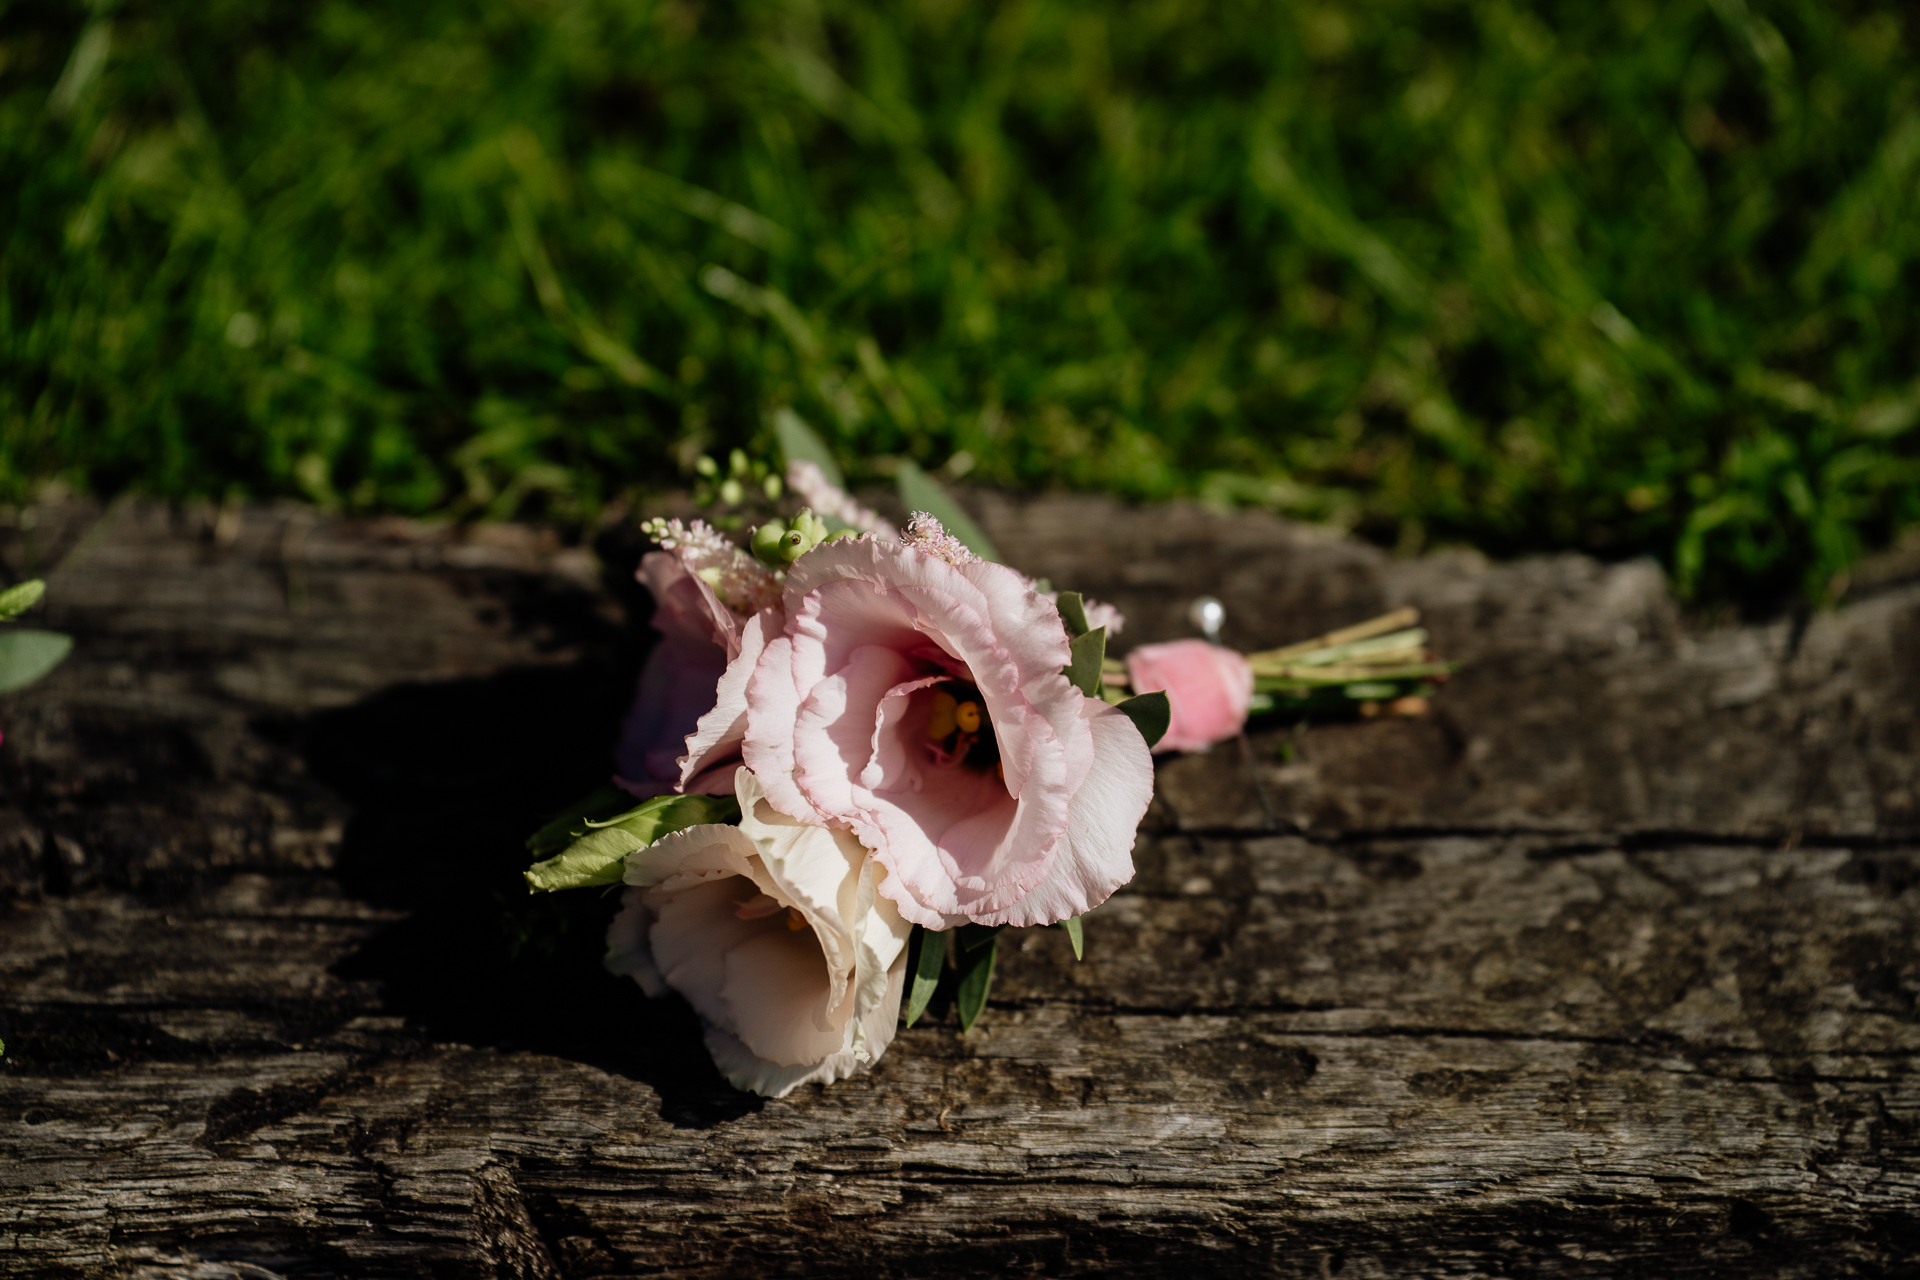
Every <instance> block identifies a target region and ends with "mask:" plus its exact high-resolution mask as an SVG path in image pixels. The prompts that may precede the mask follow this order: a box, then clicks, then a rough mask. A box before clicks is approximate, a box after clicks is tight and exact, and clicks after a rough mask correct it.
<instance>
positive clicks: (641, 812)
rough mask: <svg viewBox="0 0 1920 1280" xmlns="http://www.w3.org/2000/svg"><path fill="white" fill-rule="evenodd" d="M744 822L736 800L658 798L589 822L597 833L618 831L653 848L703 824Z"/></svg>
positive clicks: (731, 798) (694, 797)
mask: <svg viewBox="0 0 1920 1280" xmlns="http://www.w3.org/2000/svg"><path fill="white" fill-rule="evenodd" d="M738 821H740V802H739V801H738V800H735V799H734V798H733V797H732V796H655V797H654V798H653V799H651V800H649V801H647V802H646V803H644V804H641V805H636V806H635V807H634V808H631V809H629V810H627V811H626V812H625V813H618V814H615V815H614V816H613V817H611V818H606V819H602V820H600V821H598V822H596V821H593V820H591V819H589V820H588V822H587V824H586V825H587V826H588V827H589V828H592V829H594V830H618V831H625V832H628V833H630V834H632V835H635V836H638V837H639V838H640V839H641V840H642V841H644V842H645V843H647V844H652V843H653V842H654V841H655V840H658V839H659V838H660V837H661V836H664V835H667V834H669V833H671V832H674V831H679V830H682V829H684V828H686V827H694V826H699V825H700V824H701V823H703V822H738Z"/></svg>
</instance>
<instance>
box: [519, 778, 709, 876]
mask: <svg viewBox="0 0 1920 1280" xmlns="http://www.w3.org/2000/svg"><path fill="white" fill-rule="evenodd" d="M739 820H740V805H739V802H738V801H736V800H735V799H734V798H733V797H731V796H656V797H655V798H654V799H652V800H649V801H647V802H646V803H644V804H641V805H637V806H635V807H634V808H632V809H629V810H628V811H627V812H625V813H621V814H616V815H614V816H613V817H611V818H608V819H606V820H605V821H598V822H596V821H593V820H590V819H585V820H583V825H584V826H585V827H586V831H585V832H584V833H583V834H580V835H579V836H578V838H577V839H575V840H574V841H573V842H572V843H571V844H569V845H568V846H567V847H566V849H565V850H564V851H563V852H561V853H559V854H557V855H556V856H554V857H551V858H548V859H547V860H546V861H545V862H538V863H535V864H534V865H533V866H531V867H529V868H527V871H526V877H527V884H528V886H529V892H533V893H538V892H540V891H542V890H545V891H547V892H549V893H551V892H553V891H555V890H557V889H580V888H585V887H587V886H589V885H597V884H619V883H620V880H621V877H622V876H623V875H624V874H625V871H626V859H627V855H628V854H630V853H632V852H633V851H634V850H636V849H644V848H646V847H647V846H648V845H650V844H652V843H653V842H654V841H655V840H658V839H659V838H660V837H661V836H664V835H669V834H671V833H673V832H675V831H681V830H684V829H685V828H687V827H692V826H698V825H699V824H701V823H704V822H721V823H725V822H738V821H739ZM543 830H544V828H543Z"/></svg>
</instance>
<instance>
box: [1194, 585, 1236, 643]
mask: <svg viewBox="0 0 1920 1280" xmlns="http://www.w3.org/2000/svg"><path fill="white" fill-rule="evenodd" d="M1187 619H1188V621H1190V622H1192V623H1193V625H1194V626H1196V627H1198V628H1200V634H1201V635H1203V636H1205V637H1206V638H1207V643H1209V644H1219V643H1220V628H1221V627H1223V626H1225V625H1226V622H1227V606H1225V605H1223V604H1221V603H1220V602H1219V601H1218V600H1216V599H1214V598H1213V597H1212V596H1201V597H1200V598H1199V599H1198V600H1195V601H1194V602H1193V603H1192V604H1191V605H1188V606H1187Z"/></svg>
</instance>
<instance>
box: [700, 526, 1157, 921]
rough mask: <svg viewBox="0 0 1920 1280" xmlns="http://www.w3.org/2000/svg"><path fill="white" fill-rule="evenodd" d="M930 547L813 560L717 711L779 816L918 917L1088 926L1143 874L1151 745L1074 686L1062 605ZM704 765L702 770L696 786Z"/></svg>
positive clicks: (884, 544) (838, 553) (890, 546)
mask: <svg viewBox="0 0 1920 1280" xmlns="http://www.w3.org/2000/svg"><path fill="white" fill-rule="evenodd" d="M915 528H920V526H918V525H916V526H915ZM933 535H934V531H933V530H931V529H922V531H921V532H920V533H915V532H914V531H913V529H910V530H909V534H908V537H907V538H906V539H905V540H904V541H903V542H900V543H893V542H888V541H883V540H881V539H877V538H874V537H862V538H857V539H843V540H838V541H833V542H829V543H827V544H825V545H823V546H821V547H818V548H816V549H815V550H813V551H811V552H808V553H807V554H806V555H805V556H803V557H802V558H801V559H800V560H799V561H798V562H796V563H795V565H794V567H793V569H792V570H790V571H789V572H788V574H787V578H786V583H785V591H784V598H783V602H782V603H783V617H781V618H780V619H778V623H779V625H778V626H777V627H776V626H775V625H773V624H774V622H775V621H776V620H775V619H774V618H772V617H771V615H770V614H762V615H761V617H762V619H765V621H764V622H763V623H762V624H761V626H762V628H763V630H762V632H761V634H760V636H757V637H753V639H754V640H756V641H757V642H759V643H760V645H761V648H760V652H759V653H758V654H755V655H750V654H749V651H748V649H747V648H746V647H743V649H742V652H741V656H740V657H739V658H738V659H736V660H735V662H734V663H733V664H732V665H730V666H729V668H728V670H727V673H726V676H725V677H724V678H723V679H722V680H721V682H720V688H719V693H720V702H719V704H718V705H716V707H715V708H714V711H713V712H712V713H711V716H712V717H713V718H714V719H715V720H716V721H717V720H719V719H721V718H731V717H737V716H744V717H745V720H746V731H745V734H744V737H743V739H742V742H741V754H742V756H743V758H744V760H745V762H746V765H747V767H748V768H749V769H751V770H752V771H753V772H754V774H755V775H757V776H758V778H759V780H760V782H761V784H762V785H763V786H764V787H765V788H766V796H767V800H768V802H769V803H770V804H771V805H772V806H773V807H774V808H775V809H777V810H779V811H780V812H781V813H784V814H786V815H787V816H788V817H790V818H793V819H795V820H796V821H799V822H803V823H807V824H812V825H818V826H825V827H830V828H838V829H844V830H850V831H852V832H853V833H854V834H855V835H856V836H857V837H858V838H859V840H860V841H861V843H862V844H864V845H865V846H866V847H867V848H869V849H871V850H873V856H874V858H875V860H876V861H877V862H879V863H880V864H881V865H882V866H884V867H885V868H886V869H887V871H888V872H889V874H888V875H887V876H886V878H885V879H884V880H882V881H881V883H880V886H879V891H880V892H881V893H882V894H884V895H886V896H887V897H889V898H891V899H892V900H893V902H894V903H895V904H896V905H897V906H898V907H899V910H900V914H901V915H902V916H903V917H905V918H906V919H907V920H909V921H912V922H914V923H917V924H922V925H925V926H927V927H929V928H933V929H944V928H950V927H952V926H954V925H957V924H960V923H962V922H965V921H975V922H978V923H981V924H1010V925H1039V924H1051V923H1053V922H1055V921H1058V920H1062V919H1065V918H1067V917H1069V916H1075V915H1079V914H1080V913H1082V912H1084V911H1086V910H1088V909H1090V908H1091V907H1094V906H1096V905H1097V904H1099V903H1100V902H1103V901H1105V900H1106V898H1107V897H1108V896H1109V895H1110V894H1112V893H1113V891H1114V890H1115V889H1117V888H1119V887H1120V886H1121V885H1123V884H1125V883H1126V882H1127V881H1128V880H1129V879H1131V878H1132V876H1133V853H1132V851H1133V839H1134V832H1135V829H1136V828H1137V826H1138V825H1139V822H1140V818H1141V817H1142V815H1144V814H1145V812H1146V808H1147V803H1148V801H1149V800H1150V799H1151V798H1152V794H1153V764H1152V759H1151V757H1150V756H1149V755H1148V754H1147V748H1146V743H1145V742H1144V741H1143V740H1142V738H1141V737H1140V734H1139V732H1138V730H1136V729H1135V728H1134V726H1133V722H1132V721H1131V720H1129V719H1128V718H1127V717H1126V716H1125V715H1124V714H1122V713H1121V712H1119V711H1117V710H1115V709H1114V708H1112V707H1110V706H1108V705H1107V704H1106V703H1104V702H1102V701H1100V700H1099V699H1097V698H1088V697H1085V696H1083V695H1082V694H1081V693H1080V692H1079V691H1078V690H1077V689H1075V688H1074V687H1073V686H1072V685H1071V684H1070V683H1068V681H1067V678H1066V676H1065V675H1064V674H1063V673H1062V668H1063V667H1065V665H1066V663H1067V660H1068V657H1069V654H1068V644H1067V634H1066V629H1065V626H1064V624H1063V623H1062V622H1061V620H1060V614H1059V611H1058V610H1057V609H1055V608H1054V606H1053V604H1052V603H1051V602H1049V601H1048V600H1047V599H1046V598H1045V597H1043V596H1042V595H1040V594H1039V593H1038V592H1036V591H1035V590H1033V588H1032V585H1031V584H1030V583H1028V582H1027V581H1026V580H1025V579H1023V578H1022V577H1021V576H1020V575H1019V574H1018V573H1016V572H1015V571H1013V570H1012V569H1009V568H1006V567H1005V566H1003V565H997V564H989V563H986V562H984V561H980V560H976V559H973V558H972V557H971V556H970V555H969V554H967V553H966V552H965V550H964V548H961V549H959V550H957V551H956V550H955V549H954V548H953V547H949V546H947V545H946V543H945V542H943V541H941V540H940V539H939V538H938V537H935V536H933ZM749 663H751V671H750V673H747V675H746V677H745V678H741V674H742V670H743V668H745V667H747V665H748V664H749ZM702 723H703V725H704V724H705V722H704V721H703V722H702ZM692 745H693V744H692V743H689V746H690V748H691V747H692ZM703 767H705V766H704V758H703V757H702V756H700V755H698V754H697V753H696V754H690V755H689V757H688V761H687V765H686V768H687V770H688V771H689V773H690V774H691V773H692V772H693V771H696V770H698V769H701V768H703Z"/></svg>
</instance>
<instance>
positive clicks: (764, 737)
mask: <svg viewBox="0 0 1920 1280" xmlns="http://www.w3.org/2000/svg"><path fill="white" fill-rule="evenodd" d="M793 650H794V643H793V641H792V640H791V639H789V638H788V637H786V636H780V637H778V638H777V639H772V640H769V641H767V647H766V649H765V651H764V652H762V653H761V655H760V660H759V661H758V662H757V663H755V664H754V668H753V675H752V677H751V678H750V679H749V680H748V682H747V732H746V737H745V738H744V739H743V740H742V742H741V744H740V754H741V759H742V760H744V761H745V762H746V766H747V768H749V769H751V770H753V774H754V776H755V777H756V778H758V779H760V785H761V786H763V787H765V788H766V793H767V803H768V804H770V805H772V806H773V807H774V808H775V809H778V810H779V811H780V812H781V813H784V814H786V815H787V816H788V817H789V818H793V819H795V820H796V821H799V822H805V823H809V824H811V825H813V826H827V825H829V824H830V819H829V818H828V816H827V815H826V814H823V813H821V812H819V811H818V810H817V809H815V808H814V807H813V804H812V802H811V801H809V800H808V799H807V796H806V793H805V792H804V791H802V790H801V789H800V784H799V782H798V781H797V780H796V779H795V778H794V776H793V770H794V755H793V730H794V723H795V721H796V720H797V719H798V717H799V715H800V704H801V701H802V700H803V699H804V698H805V696H806V693H807V692H808V690H802V689H801V688H800V687H799V686H798V685H797V684H796V683H795V680H794V653H793Z"/></svg>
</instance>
